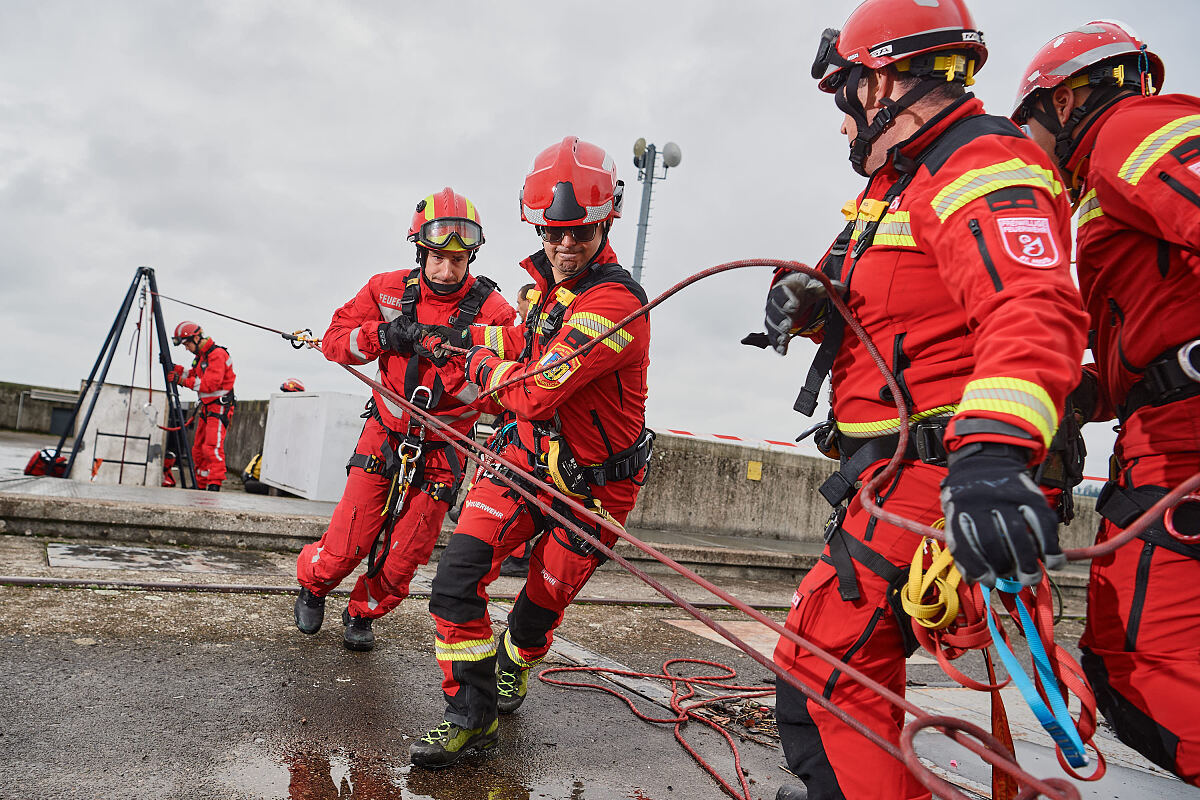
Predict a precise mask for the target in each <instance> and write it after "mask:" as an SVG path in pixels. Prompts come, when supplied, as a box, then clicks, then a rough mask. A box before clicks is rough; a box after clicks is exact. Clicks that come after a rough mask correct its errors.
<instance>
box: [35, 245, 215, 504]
mask: <svg viewBox="0 0 1200 800" xmlns="http://www.w3.org/2000/svg"><path fill="white" fill-rule="evenodd" d="M142 281H146V283H147V285H148V286H149V288H150V297H151V298H152V299H151V303H150V307H151V309H152V311H153V315H154V330H155V331H156V333H157V334H158V361H159V363H160V364H162V370H163V382H164V384H165V385H166V389H165V391H166V395H167V424H166V428H167V443H168V448H167V449H174V450H175V455H176V465H177V466H178V467H179V478H180V485H181V486H183V488H185V489H194V488H196V476H195V473H194V471H193V469H192V447H191V442H190V441H188V432H187V428H186V426H185V425H184V422H185V421H186V420H185V419H184V416H183V405H182V404H181V403H180V400H179V387H178V386H177V385H176V384H174V383H172V382H171V380H170V379H169V377H168V376H169V375H170V373H171V371H172V368H173V366H174V365H173V364H172V362H171V342H170V339H169V337H168V336H167V328H166V324H165V323H164V322H163V316H162V306H160V305H159V303H158V282H157V281H156V280H155V279H154V270H153V269H151V268H150V267H138V268H137V272H136V273H135V274H134V276H133V282H132V283H130V284H129V291H128V292H126V293H125V300H124V301H123V302H122V303H121V309H120V310H119V311H117V317H116V319H114V320H113V324H112V327H111V328H109V331H108V337H107V338H105V340H104V345H103V346H102V347H101V348H100V355H99V356H98V357H97V358H96V363H95V365H93V366H92V372H91V374H90V375H88V378H87V383H86V385H85V386H84V387H83V390H82V391H81V392H80V393H79V400H78V401H77V402H76V403H75V408H74V409H73V410H72V411H71V419H70V421H69V422H68V423H67V426H66V430H64V431H63V434H62V436H61V437H60V438H59V440H58V446H57V447H55V448H54V457H53V458H52V459H50V463H51V464H54V463H57V459H58V457H59V456H60V455H61V454H62V449H63V445H64V444H66V441H67V437H68V436H69V435H70V431H71V429H72V427H73V426H74V425H75V421H76V420H77V419H78V418H79V411H80V409H81V408H82V407H83V404H84V400H85V399H86V398H87V396H88V392H89V391H90V390H91V389H92V388H93V387H94V386H95V387H96V391H95V392H92V398H91V402H90V403H88V408H87V411H86V413H84V415H83V423H82V424H81V425H80V426H79V429H78V432H77V433H76V434H75V440H74V442H73V443H72V445H71V455H70V457H69V459H68V460H67V464H66V468H65V469H64V471H63V475H64V476H67V475H70V474H71V468H72V467H73V466H74V465H75V454H76V453H78V452H79V443H80V441H82V440H83V435H84V432H85V431H86V430H87V426H88V423H89V422H90V421H91V419H92V412H93V411H94V410H95V409H96V401H97V400H98V399H99V398H100V391H99V386H103V385H104V380H105V378H107V377H108V368H109V366H110V365H111V364H112V360H113V356H114V355H116V352H117V345H118V344H119V343H120V339H121V331H123V330H124V329H125V323H126V321H127V320H128V319H129V311H130V309H132V308H133V304H134V300H135V299H136V298H137V293H138V288H139V287H140V286H141V284H142ZM102 364H103V366H101V365H102ZM97 373H99V377H97ZM97 384H98V385H99V386H97ZM172 446H173V447H172Z"/></svg>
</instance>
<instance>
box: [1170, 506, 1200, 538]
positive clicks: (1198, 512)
mask: <svg viewBox="0 0 1200 800" xmlns="http://www.w3.org/2000/svg"><path fill="white" fill-rule="evenodd" d="M1189 503H1190V504H1193V505H1195V506H1196V507H1195V508H1194V509H1192V512H1193V514H1194V516H1195V519H1197V520H1200V494H1188V495H1184V496H1183V497H1181V498H1179V502H1178V503H1176V504H1175V505H1173V506H1171V507H1170V508H1168V509H1167V511H1166V513H1165V514H1163V525H1165V526H1166V528H1167V533H1169V534H1171V535H1172V536H1174V537H1175V538H1176V539H1178V540H1179V541H1181V542H1186V543H1188V544H1194V543H1196V542H1200V526H1197V531H1196V532H1195V533H1180V532H1179V530H1178V529H1177V528H1176V527H1175V511H1176V510H1177V509H1178V508H1179V507H1180V506H1182V505H1184V504H1189Z"/></svg>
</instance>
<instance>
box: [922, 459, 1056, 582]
mask: <svg viewBox="0 0 1200 800" xmlns="http://www.w3.org/2000/svg"><path fill="white" fill-rule="evenodd" d="M1028 456H1029V451H1028V450H1026V449H1025V448H1024V447H1014V446H1012V445H1005V444H993V443H990V442H976V443H972V444H968V445H966V446H964V447H961V448H959V449H958V450H956V451H954V452H953V453H951V454H950V471H949V473H948V474H947V475H946V479H945V480H944V481H942V511H943V513H945V515H946V544H947V545H949V547H950V552H951V553H952V554H953V555H954V562H955V564H957V565H958V571H959V572H961V573H962V576H963V577H964V578H966V579H967V581H969V582H971V583H974V582H976V581H979V582H982V583H984V584H985V585H987V586H995V584H996V578H997V577H1000V578H1009V577H1012V576H1013V574H1014V573H1015V574H1016V579H1017V580H1018V581H1019V582H1020V583H1021V584H1022V585H1023V586H1034V585H1036V584H1037V583H1038V581H1040V580H1041V578H1042V568H1041V565H1040V564H1039V563H1038V560H1039V559H1041V560H1042V561H1045V563H1046V567H1047V568H1049V569H1058V568H1059V567H1061V566H1062V565H1063V564H1065V563H1066V561H1067V559H1066V556H1064V555H1063V553H1062V549H1061V548H1060V547H1059V546H1058V518H1057V517H1056V516H1055V514H1054V511H1052V510H1051V508H1050V506H1049V505H1048V504H1047V502H1046V496H1045V495H1044V494H1042V491H1041V490H1040V489H1039V488H1038V487H1037V484H1036V483H1034V482H1033V478H1031V477H1030V475H1029V470H1028V469H1026V467H1025V462H1026V461H1027V460H1028Z"/></svg>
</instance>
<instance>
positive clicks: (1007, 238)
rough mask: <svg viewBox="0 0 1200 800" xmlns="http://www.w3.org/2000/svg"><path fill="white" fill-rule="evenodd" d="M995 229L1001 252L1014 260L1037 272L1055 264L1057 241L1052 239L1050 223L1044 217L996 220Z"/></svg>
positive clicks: (1052, 233) (1056, 261)
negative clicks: (1000, 244) (1001, 242)
mask: <svg viewBox="0 0 1200 800" xmlns="http://www.w3.org/2000/svg"><path fill="white" fill-rule="evenodd" d="M996 227H997V228H998V229H999V231H1000V239H1001V240H1002V241H1003V242H1004V249H1005V250H1006V251H1008V255H1009V257H1010V258H1012V259H1013V260H1014V261H1017V262H1019V263H1021V264H1024V265H1026V266H1028V267H1036V268H1038V269H1049V268H1050V267H1054V266H1057V265H1058V263H1059V251H1058V242H1056V241H1055V240H1054V231H1053V230H1051V228H1050V220H1048V219H1046V218H1045V217H999V218H997V219H996Z"/></svg>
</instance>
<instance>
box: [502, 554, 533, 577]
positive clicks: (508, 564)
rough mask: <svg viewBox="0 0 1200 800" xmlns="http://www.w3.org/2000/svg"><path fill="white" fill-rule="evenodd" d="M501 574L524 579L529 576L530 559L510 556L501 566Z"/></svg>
mask: <svg viewBox="0 0 1200 800" xmlns="http://www.w3.org/2000/svg"><path fill="white" fill-rule="evenodd" d="M500 574H501V575H506V576H509V577H514V578H524V577H525V576H526V575H528V574H529V558H528V557H525V558H517V557H516V556H509V557H508V558H506V559H504V561H503V562H502V563H501V564H500Z"/></svg>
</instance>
